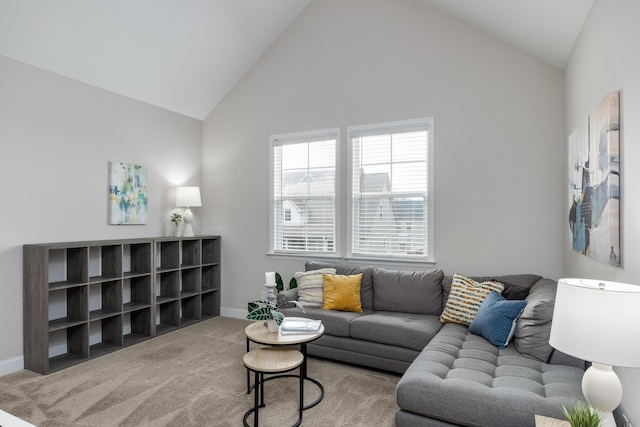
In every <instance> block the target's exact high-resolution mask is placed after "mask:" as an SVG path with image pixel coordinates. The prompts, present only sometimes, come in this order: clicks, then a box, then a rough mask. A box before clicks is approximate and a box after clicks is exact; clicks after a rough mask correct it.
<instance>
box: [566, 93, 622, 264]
mask: <svg viewBox="0 0 640 427" xmlns="http://www.w3.org/2000/svg"><path fill="white" fill-rule="evenodd" d="M569 232H570V238H571V248H572V249H573V250H574V251H576V252H578V253H581V254H583V255H586V256H588V257H590V258H592V259H594V260H596V261H599V262H602V263H605V264H609V265H614V266H620V265H621V253H620V92H618V91H616V92H611V93H609V94H608V95H607V96H606V97H605V98H604V99H603V100H602V102H600V104H599V105H598V107H597V108H596V109H595V110H594V111H593V112H592V113H591V114H590V115H589V117H588V118H587V120H586V121H585V122H583V123H582V124H581V125H580V126H579V127H578V128H577V129H576V130H575V131H574V132H573V133H572V134H571V135H570V136H569Z"/></svg>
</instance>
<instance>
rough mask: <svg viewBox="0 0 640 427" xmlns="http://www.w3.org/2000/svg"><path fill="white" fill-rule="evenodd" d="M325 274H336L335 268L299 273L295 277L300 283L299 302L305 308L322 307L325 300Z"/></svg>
mask: <svg viewBox="0 0 640 427" xmlns="http://www.w3.org/2000/svg"><path fill="white" fill-rule="evenodd" d="M323 274H336V269H335V268H321V269H319V270H310V271H299V272H297V273H295V274H294V275H293V277H295V278H296V282H298V302H299V303H300V304H302V305H304V306H305V307H322V303H323V299H324V279H323V277H322V275H323Z"/></svg>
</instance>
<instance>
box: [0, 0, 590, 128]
mask: <svg viewBox="0 0 640 427" xmlns="http://www.w3.org/2000/svg"><path fill="white" fill-rule="evenodd" d="M314 1H323V0H314ZM344 1H347V0H344ZM388 1H406V0H388ZM411 1H422V2H423V3H425V4H428V5H430V6H433V7H435V8H438V9H440V10H442V11H444V12H446V13H448V14H450V15H452V16H454V17H456V18H458V19H460V20H462V21H464V22H466V23H468V24H470V25H472V26H474V27H476V28H478V29H480V30H482V31H485V32H487V33H489V34H491V35H493V36H495V37H497V38H500V39H502V40H504V41H505V42H507V43H509V44H512V45H513V46H515V47H517V48H519V49H522V50H524V51H526V52H528V53H530V54H532V55H534V56H537V57H538V58H540V59H542V60H544V61H546V62H548V63H550V64H552V65H554V66H556V67H558V68H560V69H562V68H564V65H565V64H566V61H567V59H568V57H569V55H570V53H571V49H572V48H573V44H574V43H575V40H576V38H577V36H578V34H579V31H580V29H581V27H582V24H583V22H584V20H585V19H586V16H587V14H588V12H589V9H590V7H591V4H592V2H593V0H530V1H524V0H411ZM309 3H310V0H181V1H179V0H56V1H51V0H0V55H3V56H6V57H9V58H13V59H16V60H19V61H22V62H25V63H27V64H30V65H33V66H35V67H39V68H42V69H45V70H49V71H52V72H54V73H57V74H61V75H64V76H66V77H69V78H72V79H75V80H78V81H81V82H84V83H88V84H90V85H93V86H96V87H100V88H103V89H106V90H109V91H112V92H115V93H118V94H121V95H124V96H128V97H131V98H134V99H137V100H140V101H144V102H147V103H149V104H153V105H157V106H159V107H162V108H165V109H168V110H171V111H175V112H178V113H181V114H184V115H187V116H190V117H194V118H197V119H204V118H205V117H206V116H207V115H208V114H209V112H211V110H212V109H213V108H214V107H215V106H216V105H217V104H218V102H220V100H221V99H222V98H223V97H224V96H225V94H226V93H227V92H228V91H229V90H230V89H231V88H232V87H233V86H234V85H235V83H236V82H237V81H238V80H239V79H240V78H241V77H242V76H243V75H244V73H245V72H246V71H247V70H248V69H249V68H250V67H251V66H252V65H253V64H254V63H255V61H257V59H258V58H259V57H260V56H261V55H262V54H263V53H264V52H265V51H266V50H267V49H268V48H269V46H270V45H271V44H272V43H273V42H274V41H275V39H276V38H277V37H278V36H279V35H280V34H281V33H282V32H283V31H284V30H285V29H286V28H287V27H288V26H289V25H290V24H291V22H293V20H295V18H296V17H297V16H298V14H299V13H300V12H301V11H302V10H303V9H304V8H305V7H306V6H307V5H308V4H309ZM0 77H1V76H0Z"/></svg>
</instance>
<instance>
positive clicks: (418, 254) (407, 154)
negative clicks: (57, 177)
mask: <svg viewBox="0 0 640 427" xmlns="http://www.w3.org/2000/svg"><path fill="white" fill-rule="evenodd" d="M348 140H349V153H350V163H351V168H350V169H351V171H350V180H349V182H350V196H349V197H350V200H349V206H350V213H349V227H348V228H349V234H350V247H349V253H350V256H353V257H370V258H378V259H396V260H402V259H405V260H422V261H424V260H431V259H432V258H433V256H432V255H433V244H432V236H433V232H432V226H431V224H432V217H433V191H432V190H431V189H432V188H433V179H432V176H433V168H432V167H431V165H432V161H433V119H419V120H410V121H402V122H393V123H382V124H376V125H366V126H354V127H349V128H348Z"/></svg>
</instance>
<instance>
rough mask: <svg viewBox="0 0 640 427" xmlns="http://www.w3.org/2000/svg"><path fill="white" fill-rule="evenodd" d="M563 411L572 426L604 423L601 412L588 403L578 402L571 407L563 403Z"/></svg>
mask: <svg viewBox="0 0 640 427" xmlns="http://www.w3.org/2000/svg"><path fill="white" fill-rule="evenodd" d="M562 413H563V414H564V416H565V417H566V418H567V421H569V424H571V427H600V426H601V425H602V417H601V416H600V413H599V412H598V411H596V410H595V409H593V408H590V407H588V406H586V405H582V404H577V405H575V406H572V407H571V408H569V409H567V408H565V407H564V405H563V406H562Z"/></svg>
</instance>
